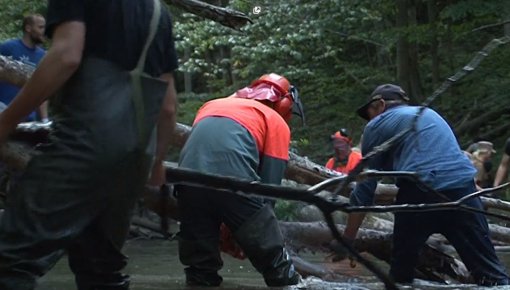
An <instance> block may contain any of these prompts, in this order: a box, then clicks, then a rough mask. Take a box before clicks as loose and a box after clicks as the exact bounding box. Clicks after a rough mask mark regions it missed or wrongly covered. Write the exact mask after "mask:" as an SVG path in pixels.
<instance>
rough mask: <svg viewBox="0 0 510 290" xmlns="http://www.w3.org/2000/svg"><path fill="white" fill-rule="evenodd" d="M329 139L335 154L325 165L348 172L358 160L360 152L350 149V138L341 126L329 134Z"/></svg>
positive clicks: (344, 172) (341, 171)
mask: <svg viewBox="0 0 510 290" xmlns="http://www.w3.org/2000/svg"><path fill="white" fill-rule="evenodd" d="M330 139H331V142H332V143H333V149H334V150H335V156H333V157H332V158H330V159H329V160H328V162H327V163H326V165H325V167H326V168H328V169H331V170H335V171H337V172H340V173H343V174H348V173H349V172H351V170H353V169H354V167H356V165H358V163H359V162H360V160H361V153H360V152H358V151H353V150H352V139H351V138H350V137H349V135H348V134H347V131H346V130H345V129H343V128H342V129H341V130H340V131H337V132H335V134H333V135H331V137H330Z"/></svg>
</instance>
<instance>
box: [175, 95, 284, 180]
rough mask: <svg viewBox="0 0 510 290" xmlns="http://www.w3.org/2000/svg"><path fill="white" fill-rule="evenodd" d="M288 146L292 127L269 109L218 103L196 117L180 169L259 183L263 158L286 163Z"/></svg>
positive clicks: (247, 102)
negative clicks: (257, 181) (263, 156)
mask: <svg viewBox="0 0 510 290" xmlns="http://www.w3.org/2000/svg"><path fill="white" fill-rule="evenodd" d="M225 119H227V120H225ZM289 142H290V131H289V127H288V126H287V124H286V123H285V121H284V120H283V119H282V117H280V115H278V113H276V112H275V111H274V110H272V109H271V108H269V107H268V106H266V105H264V104H262V103H260V102H258V101H255V100H249V99H240V98H222V99H216V100H212V101H209V102H207V103H206V104H205V105H204V106H202V108H201V109H200V110H199V112H198V113H197V117H196V118H195V121H194V126H193V131H192V133H191V134H190V136H189V138H188V140H187V142H186V144H185V146H184V147H183V149H182V151H181V157H180V162H179V166H181V167H185V168H190V169H195V170H199V171H202V172H205V173H207V172H210V173H215V174H219V175H224V176H233V177H238V178H243V179H247V180H255V181H256V180H260V176H259V174H260V172H258V171H259V170H258V169H259V165H260V161H261V158H262V155H264V154H270V155H272V157H275V158H279V159H281V160H282V161H285V160H287V159H288V144H289ZM265 182H268V181H267V180H266V181H265Z"/></svg>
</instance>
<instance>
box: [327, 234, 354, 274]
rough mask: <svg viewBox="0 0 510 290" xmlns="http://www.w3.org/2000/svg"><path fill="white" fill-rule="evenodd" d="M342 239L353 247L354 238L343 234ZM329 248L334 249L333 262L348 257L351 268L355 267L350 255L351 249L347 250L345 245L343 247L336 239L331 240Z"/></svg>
mask: <svg viewBox="0 0 510 290" xmlns="http://www.w3.org/2000/svg"><path fill="white" fill-rule="evenodd" d="M342 240H343V241H344V242H345V243H346V244H347V245H348V246H349V247H351V248H354V242H355V240H354V239H350V238H348V237H346V236H343V237H342ZM329 248H330V249H331V250H332V251H334V254H333V261H334V262H338V261H341V260H344V259H345V258H349V260H350V265H351V267H352V268H354V267H356V263H355V261H354V259H353V257H352V253H351V251H349V250H348V249H347V248H346V247H344V246H343V245H342V244H340V242H338V241H337V240H333V241H332V242H331V243H330V244H329Z"/></svg>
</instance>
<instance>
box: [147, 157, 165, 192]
mask: <svg viewBox="0 0 510 290" xmlns="http://www.w3.org/2000/svg"><path fill="white" fill-rule="evenodd" d="M165 183H166V170H165V166H164V165H163V161H156V162H154V165H153V166H152V171H151V175H150V177H149V180H148V182H147V185H149V186H156V187H158V188H159V187H160V186H161V185H163V184H165Z"/></svg>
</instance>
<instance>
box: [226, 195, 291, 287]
mask: <svg viewBox="0 0 510 290" xmlns="http://www.w3.org/2000/svg"><path fill="white" fill-rule="evenodd" d="M234 237H235V239H236V240H237V242H238V243H239V245H240V246H241V248H242V249H243V251H244V252H245V254H246V255H247V256H248V258H249V259H250V262H251V263H252V265H253V266H254V267H255V269H257V271H259V272H260V273H261V274H262V276H263V277H264V281H265V282H266V285H267V286H273V287H278V286H285V285H295V284H297V283H299V280H300V278H301V276H300V275H299V274H298V273H297V272H296V270H295V269H294V265H293V264H292V261H291V260H290V257H289V255H288V253H287V250H286V249H285V246H284V241H283V236H282V233H281V231H280V228H279V226H278V220H277V219H276V217H275V215H274V213H273V210H272V209H271V207H270V206H269V205H266V206H264V207H263V208H261V209H260V210H259V211H258V212H257V213H255V215H253V216H252V217H250V218H249V219H248V220H247V221H246V222H245V223H244V224H243V225H241V227H239V229H238V230H237V231H236V232H235V233H234Z"/></svg>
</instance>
